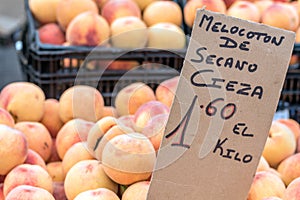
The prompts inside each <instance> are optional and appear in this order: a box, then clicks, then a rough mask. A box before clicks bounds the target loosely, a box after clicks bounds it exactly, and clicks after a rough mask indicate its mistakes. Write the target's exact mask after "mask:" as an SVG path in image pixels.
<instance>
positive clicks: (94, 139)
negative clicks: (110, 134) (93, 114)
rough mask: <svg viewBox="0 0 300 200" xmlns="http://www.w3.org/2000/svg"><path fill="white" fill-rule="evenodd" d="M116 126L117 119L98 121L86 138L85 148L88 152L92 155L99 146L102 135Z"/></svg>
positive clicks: (104, 118)
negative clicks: (86, 147)
mask: <svg viewBox="0 0 300 200" xmlns="http://www.w3.org/2000/svg"><path fill="white" fill-rule="evenodd" d="M116 124H117V119H116V118H115V117H111V116H108V117H103V118H101V119H100V120H99V121H97V122H96V123H95V124H94V126H93V127H92V128H91V130H90V131H89V133H88V136H87V146H88V150H89V151H90V152H91V153H93V155H94V151H95V150H96V148H97V145H98V144H99V141H100V139H101V138H102V137H103V135H104V134H105V133H106V132H107V131H108V130H109V129H110V128H111V127H113V126H115V125H116Z"/></svg>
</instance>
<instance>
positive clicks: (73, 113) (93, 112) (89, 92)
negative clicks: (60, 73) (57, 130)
mask: <svg viewBox="0 0 300 200" xmlns="http://www.w3.org/2000/svg"><path fill="white" fill-rule="evenodd" d="M103 107H104V100H103V97H102V95H101V93H100V92H99V91H98V90H97V89H95V88H93V87H91V86H87V85H76V86H73V87H70V88H69V89H67V90H65V91H64V92H63V94H62V95H61V97H60V99H59V116H60V118H61V120H62V121H63V122H64V123H66V122H67V121H69V120H71V119H74V118H80V119H83V120H87V121H91V122H96V121H97V120H99V119H100V118H101V116H102V112H103Z"/></svg>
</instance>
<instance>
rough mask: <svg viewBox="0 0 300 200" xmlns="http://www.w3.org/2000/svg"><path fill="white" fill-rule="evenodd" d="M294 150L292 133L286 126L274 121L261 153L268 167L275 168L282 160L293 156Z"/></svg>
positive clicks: (294, 141) (294, 142)
mask: <svg viewBox="0 0 300 200" xmlns="http://www.w3.org/2000/svg"><path fill="white" fill-rule="evenodd" d="M295 150H296V140H295V136H294V134H293V132H292V131H291V130H290V129H289V128H288V127H287V126H286V125H284V124H282V123H280V122H276V121H274V122H273V123H272V125H271V128H270V131H269V137H268V138H267V141H266V144H265V147H264V150H263V153H262V155H263V156H264V158H265V159H266V160H267V161H268V163H269V165H270V166H271V167H274V168H276V167H277V166H278V164H279V163H280V162H281V161H282V160H284V159H285V158H287V157H289V156H290V155H292V154H294V152H295Z"/></svg>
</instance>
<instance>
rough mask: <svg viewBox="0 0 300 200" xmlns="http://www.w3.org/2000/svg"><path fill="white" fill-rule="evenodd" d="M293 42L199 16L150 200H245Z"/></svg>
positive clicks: (268, 30) (291, 37)
mask: <svg viewBox="0 0 300 200" xmlns="http://www.w3.org/2000/svg"><path fill="white" fill-rule="evenodd" d="M294 41H295V34H294V33H292V32H290V31H284V30H281V29H277V28H272V27H269V26H266V25H263V24H257V23H252V22H249V21H244V20H240V19H237V18H233V17H229V16H225V15H223V14H217V13H213V12H209V11H206V10H203V9H202V10H198V12H197V17H196V20H195V23H194V27H193V32H192V36H191V39H190V44H189V47H188V51H187V54H186V58H185V62H184V66H183V69H182V72H181V77H180V80H179V83H178V88H177V91H176V98H175V100H174V102H173V106H172V108H171V112H170V117H169V120H168V123H167V127H166V130H165V135H164V139H163V141H162V144H161V148H160V151H159V152H158V158H157V163H156V169H155V171H154V172H153V176H152V180H151V185H150V189H149V193H148V200H164V199H170V200H174V199H191V200H196V199H199V200H224V199H226V200H242V199H247V194H248V191H249V189H250V186H251V183H252V179H253V176H254V174H255V171H256V168H257V165H258V162H259V159H260V156H261V153H262V151H263V148H264V145H265V142H266V139H267V137H268V132H269V128H270V126H271V122H272V119H273V115H274V113H275V111H276V107H277V103H278V100H279V97H280V93H281V88H282V86H283V82H284V79H285V75H286V72H287V69H288V64H289V60H290V56H291V53H292V49H293V44H294Z"/></svg>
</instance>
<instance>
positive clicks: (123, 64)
mask: <svg viewBox="0 0 300 200" xmlns="http://www.w3.org/2000/svg"><path fill="white" fill-rule="evenodd" d="M139 65H140V64H139V62H137V61H134V60H133V61H131V60H129V61H126V60H124V61H123V60H116V61H113V62H112V63H110V64H109V65H108V67H107V69H110V70H131V69H133V68H135V67H138V66H139Z"/></svg>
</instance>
